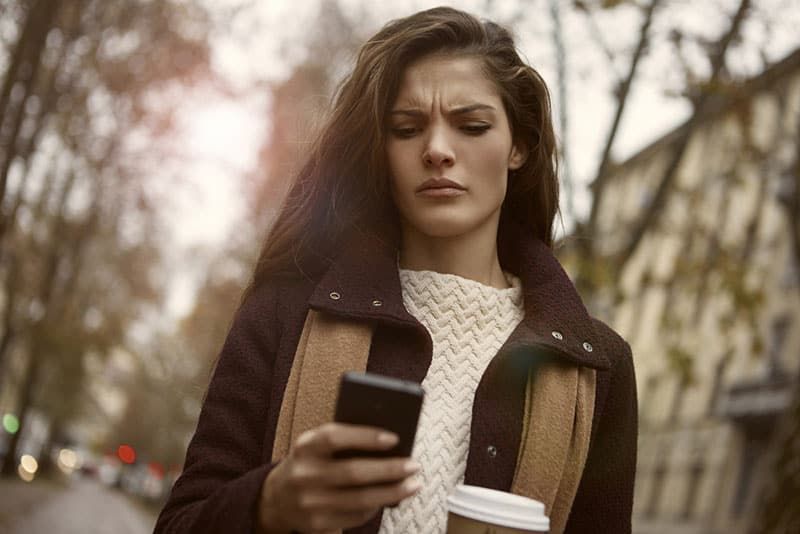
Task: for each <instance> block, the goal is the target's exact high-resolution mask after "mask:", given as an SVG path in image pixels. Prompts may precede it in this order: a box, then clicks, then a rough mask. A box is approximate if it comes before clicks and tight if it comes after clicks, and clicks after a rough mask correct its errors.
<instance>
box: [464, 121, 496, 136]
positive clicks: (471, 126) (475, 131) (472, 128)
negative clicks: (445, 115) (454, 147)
mask: <svg viewBox="0 0 800 534" xmlns="http://www.w3.org/2000/svg"><path fill="white" fill-rule="evenodd" d="M491 127H492V126H491V124H488V123H485V122H470V123H467V124H464V125H462V126H461V131H462V132H465V133H467V134H469V135H481V134H482V133H484V132H485V131H486V130H488V129H489V128H491Z"/></svg>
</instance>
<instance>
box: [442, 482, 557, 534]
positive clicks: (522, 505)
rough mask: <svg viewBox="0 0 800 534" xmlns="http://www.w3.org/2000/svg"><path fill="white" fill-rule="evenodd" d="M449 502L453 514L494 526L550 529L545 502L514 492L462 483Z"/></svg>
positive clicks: (538, 529)
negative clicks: (545, 513) (545, 511)
mask: <svg viewBox="0 0 800 534" xmlns="http://www.w3.org/2000/svg"><path fill="white" fill-rule="evenodd" d="M447 505H448V509H449V510H450V511H451V512H452V513H454V514H458V515H460V516H463V517H467V518H470V519H477V520H478V521H484V522H486V523H491V524H493V525H499V526H503V527H509V528H519V529H523V530H532V531H534V532H546V531H547V530H549V529H550V519H548V517H547V516H546V515H544V504H542V503H540V502H539V501H535V500H533V499H529V498H527V497H523V496H521V495H514V494H513V493H506V492H504V491H497V490H493V489H489V488H482V487H480V486H467V485H464V484H461V485H458V486H456V488H455V490H454V491H453V493H452V494H451V495H450V496H449V497H448V498H447Z"/></svg>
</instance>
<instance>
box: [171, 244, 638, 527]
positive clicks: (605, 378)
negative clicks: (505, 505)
mask: <svg viewBox="0 0 800 534" xmlns="http://www.w3.org/2000/svg"><path fill="white" fill-rule="evenodd" d="M503 237H504V236H502V235H501V239H499V240H498V253H499V256H500V262H501V265H502V267H503V269H504V270H507V271H509V272H511V273H513V274H515V275H516V276H518V277H519V278H520V279H521V281H522V289H523V298H524V308H525V317H524V319H523V320H522V322H521V323H520V324H519V325H518V326H517V328H516V329H515V330H514V331H513V332H512V334H511V336H510V337H509V338H508V340H507V341H506V342H505V344H504V345H503V347H502V348H501V349H500V351H499V352H498V354H497V355H496V356H495V357H494V358H493V360H492V362H491V363H490V364H489V366H488V367H487V369H486V371H485V372H484V375H483V377H482V378H481V380H480V383H479V385H478V388H477V391H476V392H475V399H474V406H473V417H472V423H471V424H472V431H471V433H470V443H469V452H468V457H467V465H466V472H465V478H464V483H465V484H472V485H478V486H484V487H488V488H493V489H498V490H503V491H508V490H509V488H510V486H511V482H512V478H513V475H514V470H515V465H516V460H517V451H518V448H519V443H520V434H521V431H522V427H523V421H522V415H523V411H524V403H525V387H526V383H527V366H526V362H527V361H528V360H530V357H531V354H533V353H535V354H542V353H546V354H547V355H548V357H552V358H557V359H560V360H561V361H563V362H564V363H566V364H568V365H578V366H587V367H590V368H593V369H595V370H596V391H595V406H594V414H593V419H592V428H591V437H590V441H589V452H588V456H587V459H586V465H585V467H584V470H583V475H582V477H581V481H580V484H579V486H578V492H577V494H576V496H575V500H574V502H573V506H572V510H571V512H570V515H569V519H568V522H567V527H566V531H565V532H567V533H568V534H578V533H590V532H591V533H595V532H598V531H601V532H609V533H615V534H616V533H619V534H625V533H629V532H630V531H631V511H632V504H633V485H634V474H635V466H636V442H637V400H636V384H635V377H634V368H633V359H632V355H631V350H630V347H629V345H628V344H627V343H626V342H625V341H624V340H623V339H622V338H621V337H620V336H619V335H618V334H616V333H615V332H614V331H613V330H612V329H611V328H609V327H608V326H606V325H605V324H604V323H602V322H601V321H599V320H597V319H594V318H592V317H590V315H589V314H588V312H587V310H586V308H585V307H584V305H583V303H582V302H581V299H580V297H579V296H578V293H577V291H576V290H575V287H574V286H573V284H572V282H571V281H570V279H569V277H568V276H567V274H566V273H565V272H564V270H563V269H562V268H561V266H560V264H559V263H558V261H557V260H556V258H555V257H554V256H553V254H552V251H551V250H550V249H549V248H548V247H547V246H545V245H544V243H542V242H541V241H540V240H538V239H536V238H533V237H530V236H526V235H525V233H524V232H522V231H520V230H519V229H512V230H509V231H508V232H506V236H505V237H506V238H505V239H502V238H503ZM396 254H397V252H396V248H394V247H392V246H390V245H387V244H385V243H382V242H379V241H377V240H375V239H373V238H369V237H364V236H360V237H355V238H353V239H350V240H348V241H346V244H345V245H344V246H343V247H342V249H341V250H340V251H339V253H338V254H337V255H336V256H335V258H333V259H332V260H331V261H330V262H328V263H327V264H326V265H325V266H324V267H323V268H321V269H319V270H318V271H316V272H314V274H311V275H306V276H287V277H275V278H273V280H271V281H270V282H269V283H266V284H263V285H261V286H260V287H258V288H256V289H255V290H254V291H253V292H251V293H250V294H249V295H248V297H247V298H246V299H245V300H244V302H243V303H242V306H241V307H240V309H239V310H238V312H237V314H236V316H235V318H234V321H233V324H232V326H231V328H230V331H229V333H228V336H227V339H226V341H225V343H224V345H223V348H222V350H221V353H220V357H219V359H218V362H217V366H216V368H215V371H214V374H213V377H212V380H211V383H210V385H209V388H208V391H207V394H206V398H205V401H204V403H203V407H202V410H201V413H200V417H199V420H198V424H197V429H196V431H195V434H194V436H193V437H192V440H191V442H190V444H189V447H188V450H187V454H186V462H185V466H184V470H183V472H182V474H181V475H180V477H179V478H178V479H177V480H176V482H175V485H174V487H173V489H172V492H171V494H170V496H169V499H168V501H167V503H166V505H165V506H164V508H163V510H162V511H161V514H160V516H159V518H158V521H157V524H156V528H155V532H156V533H164V534H167V533H170V534H177V533H187V532H192V533H209V534H210V533H223V532H226V533H227V532H242V533H252V532H255V531H256V518H257V504H258V501H259V497H260V491H261V487H262V484H263V482H264V479H265V477H266V476H267V475H268V474H269V472H270V470H271V469H272V468H273V467H274V465H275V464H273V463H271V456H272V445H273V441H274V439H275V431H276V426H277V421H278V415H279V412H280V406H281V401H282V398H283V393H284V390H285V388H286V384H287V381H288V377H289V372H290V370H291V367H292V360H293V357H294V354H295V350H296V347H297V344H298V341H299V338H300V334H301V332H302V329H303V324H304V321H305V318H306V315H307V312H308V310H309V308H313V309H315V310H318V311H322V312H325V313H330V314H334V315H337V316H340V317H343V318H349V319H355V320H364V321H371V322H373V324H374V334H373V338H372V345H371V347H370V352H369V357H368V360H367V371H368V372H373V373H379V374H384V375H389V376H394V377H397V378H400V379H403V380H413V381H415V382H418V383H421V382H422V380H423V378H424V377H425V374H426V372H427V369H428V366H429V365H430V362H431V357H432V349H433V347H432V342H431V338H430V335H429V334H428V331H427V330H426V329H425V327H424V326H422V325H421V324H420V323H419V321H417V320H416V319H415V318H414V317H413V316H411V315H410V314H409V313H408V312H407V311H406V309H405V307H404V305H403V300H402V292H401V287H400V280H399V275H398V269H397V260H396V258H397V255H396ZM380 517H381V514H377V515H376V516H375V517H373V518H372V519H371V520H370V521H368V522H367V523H366V524H364V525H363V526H361V527H358V528H355V529H349V530H347V531H346V532H352V533H360V534H361V533H363V534H367V533H370V534H374V533H376V532H377V531H378V527H379V525H380Z"/></svg>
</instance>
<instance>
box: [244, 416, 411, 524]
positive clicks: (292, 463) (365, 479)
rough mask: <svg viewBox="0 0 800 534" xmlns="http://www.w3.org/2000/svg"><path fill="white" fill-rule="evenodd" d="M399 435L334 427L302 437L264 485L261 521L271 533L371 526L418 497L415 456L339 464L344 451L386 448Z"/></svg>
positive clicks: (343, 425)
mask: <svg viewBox="0 0 800 534" xmlns="http://www.w3.org/2000/svg"><path fill="white" fill-rule="evenodd" d="M396 443H397V436H396V435H395V434H392V433H389V432H385V431H382V430H381V429H378V428H373V427H366V426H355V425H347V424H343V423H328V424H325V425H322V426H319V427H317V428H315V429H313V430H309V431H308V432H305V433H303V434H301V435H300V437H298V438H297V440H296V441H295V443H294V444H293V445H292V447H291V448H290V450H289V454H288V455H287V456H286V458H284V459H283V460H282V461H281V462H280V463H279V464H278V465H277V466H275V468H274V469H273V470H272V471H271V472H270V473H269V475H267V478H266V479H265V480H264V484H263V486H262V487H261V498H260V501H259V510H258V521H259V525H260V526H261V528H262V530H263V531H264V532H266V533H273V532H275V533H277V532H289V531H291V530H300V531H304V532H322V531H328V530H339V529H345V528H350V527H354V526H358V525H361V524H363V523H365V522H366V521H367V520H369V518H371V517H372V516H373V515H375V514H376V513H377V512H378V511H379V510H380V509H381V508H382V507H384V506H387V505H391V504H396V503H397V502H399V501H401V500H403V499H405V498H406V497H410V496H411V495H413V494H415V493H416V492H417V491H418V490H419V488H420V487H421V484H420V483H419V482H417V481H416V480H415V479H414V478H412V475H414V474H415V473H417V472H418V471H419V464H417V463H416V462H415V461H413V460H411V459H409V458H380V459H378V458H352V459H346V460H334V459H333V458H332V457H331V455H332V454H333V453H334V452H335V451H338V450H344V449H360V450H386V449H390V448H392V447H393V446H394V445H395V444H396Z"/></svg>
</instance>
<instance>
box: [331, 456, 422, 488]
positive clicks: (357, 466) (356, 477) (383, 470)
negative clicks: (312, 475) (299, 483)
mask: <svg viewBox="0 0 800 534" xmlns="http://www.w3.org/2000/svg"><path fill="white" fill-rule="evenodd" d="M419 470H420V465H419V464H418V463H417V462H416V461H415V460H411V459H409V458H353V459H349V460H334V461H330V462H324V465H320V466H319V471H318V477H319V478H318V482H319V484H321V485H324V486H366V485H370V484H381V483H387V482H397V481H400V480H403V479H404V478H406V477H408V476H410V475H414V474H416V473H417V472H419Z"/></svg>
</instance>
